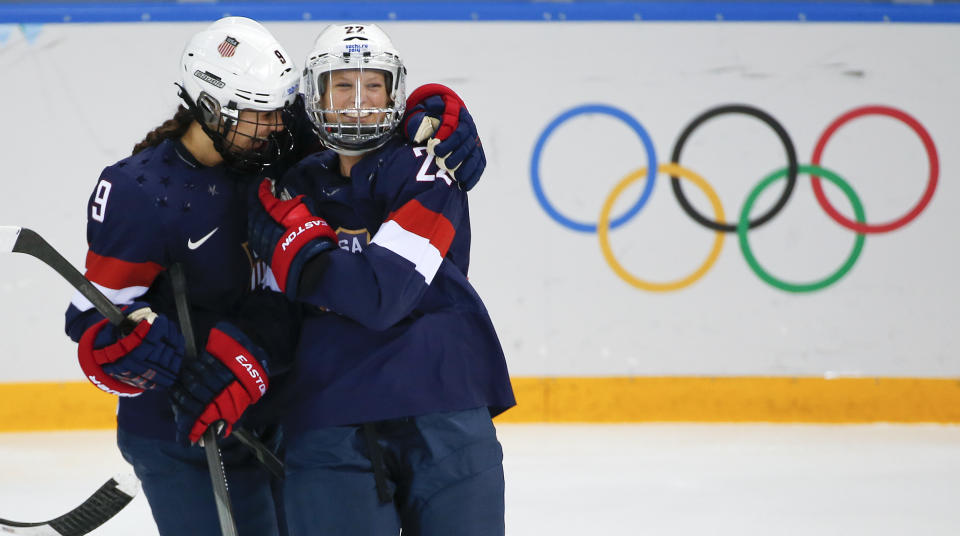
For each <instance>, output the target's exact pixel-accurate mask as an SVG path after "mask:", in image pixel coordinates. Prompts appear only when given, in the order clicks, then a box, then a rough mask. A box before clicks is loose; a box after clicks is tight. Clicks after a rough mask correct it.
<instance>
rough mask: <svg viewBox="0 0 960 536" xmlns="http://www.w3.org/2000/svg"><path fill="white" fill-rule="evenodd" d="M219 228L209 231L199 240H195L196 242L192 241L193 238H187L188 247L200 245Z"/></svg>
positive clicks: (192, 247) (193, 247)
mask: <svg viewBox="0 0 960 536" xmlns="http://www.w3.org/2000/svg"><path fill="white" fill-rule="evenodd" d="M219 230H220V228H219V227H217V228H216V229H214V230H212V231H210V232H209V233H208V234H207V236H205V237H203V238H201V239H200V240H197V241H196V242H194V241H193V240H190V239H189V238H188V239H187V247H188V248H190V249H197V248H198V247H200V246H202V245H203V243H204V242H206V241H207V240H210V237H211V236H213V233H215V232H217V231H219Z"/></svg>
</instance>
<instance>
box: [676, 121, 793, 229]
mask: <svg viewBox="0 0 960 536" xmlns="http://www.w3.org/2000/svg"><path fill="white" fill-rule="evenodd" d="M723 114H744V115H749V116H752V117H756V118H757V119H759V120H761V121H763V122H764V123H765V124H767V126H769V127H770V128H772V129H773V131H774V132H776V134H777V137H778V138H780V142H781V143H782V144H783V148H784V149H785V150H786V153H787V184H786V186H785V187H784V188H783V193H782V194H780V198H779V199H778V200H777V202H776V203H775V204H774V205H773V207H771V208H770V210H768V211H767V212H766V213H764V214H761V215H760V216H759V217H757V218H756V219H755V220H751V221H750V229H753V228H755V227H759V226H761V225H763V224H764V223H767V222H768V221H770V219H771V218H773V217H774V216H776V215H777V213H778V212H780V211H781V210H782V209H783V207H784V206H786V204H787V201H788V200H790V194H792V193H793V187H794V185H796V183H797V167H798V164H797V151H796V149H795V148H794V146H793V141H792V140H791V139H790V135H789V134H787V130H786V129H785V128H783V125H781V124H780V123H779V122H778V121H777V120H776V119H774V118H773V116H771V115H770V114H768V113H767V112H764V111H763V110H760V109H758V108H754V107H753V106H749V105H746V104H727V105H724V106H717V107H716V108H711V109H709V110H707V111H706V112H703V113H702V114H700V115H698V116H697V117H695V118H694V119H693V121H690V123H689V124H687V126H686V127H684V129H683V131H682V132H681V133H680V137H679V138H677V143H676V144H674V146H673V154H672V155H670V161H671V162H674V163H676V164H678V165H679V164H680V153H681V152H682V151H683V146H684V144H686V143H687V138H689V137H690V134H692V133H693V131H694V130H695V129H696V128H697V127H698V126H700V125H701V124H703V123H705V122H707V121H709V120H710V119H712V118H714V117H716V116H718V115H723ZM670 185H671V186H672V187H673V194H674V195H675V196H676V198H677V201H678V202H679V203H680V206H681V207H683V211H684V212H686V213H687V215H688V216H690V217H691V218H693V219H694V220H696V221H697V223H699V224H700V225H703V226H705V227H708V228H710V229H713V230H714V231H723V232H727V233H735V232H737V224H736V223H718V222H716V221H714V220H711V219H709V218H707V217H705V216H703V215H702V214H700V213H699V212H697V209H695V208H693V205H691V204H690V201H688V200H687V197H686V196H685V195H684V194H683V188H682V187H681V186H680V178H679V177H675V176H673V175H671V176H670Z"/></svg>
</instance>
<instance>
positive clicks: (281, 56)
mask: <svg viewBox="0 0 960 536" xmlns="http://www.w3.org/2000/svg"><path fill="white" fill-rule="evenodd" d="M273 53H274V54H276V55H277V58H279V59H280V63H287V60H286V58H284V57H283V54H281V53H280V51H279V50H274V51H273Z"/></svg>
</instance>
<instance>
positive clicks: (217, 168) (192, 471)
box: [66, 17, 300, 536]
mask: <svg viewBox="0 0 960 536" xmlns="http://www.w3.org/2000/svg"><path fill="white" fill-rule="evenodd" d="M180 73H181V76H182V80H181V81H180V84H179V85H180V96H181V97H182V98H183V100H184V103H185V105H184V106H181V107H180V109H179V111H178V112H177V113H176V115H175V116H174V117H173V119H171V120H169V121H167V122H165V123H164V124H163V125H162V126H161V127H159V128H157V129H156V130H154V131H153V132H151V133H150V134H148V135H147V137H146V139H145V140H144V141H143V142H141V143H140V144H138V145H137V146H136V147H135V149H134V154H133V155H132V156H130V157H128V158H125V159H123V160H121V161H119V162H117V163H116V164H114V165H112V166H109V167H107V168H106V169H104V170H103V172H102V174H101V175H100V179H99V181H98V182H97V185H96V187H95V189H94V192H93V195H92V196H91V197H90V200H89V205H88V213H87V214H88V223H87V241H88V244H89V251H88V253H87V260H86V275H87V277H88V278H89V279H90V280H91V281H93V282H94V283H95V284H96V285H97V286H98V287H99V288H100V290H102V291H103V292H104V293H105V294H106V295H107V296H108V297H109V298H110V299H111V300H112V301H113V302H114V303H117V304H118V305H122V306H125V312H127V313H128V314H129V316H130V317H131V318H133V319H134V320H136V321H137V322H138V324H137V327H136V329H135V330H133V332H132V333H129V334H126V333H118V332H117V330H116V329H115V328H114V327H113V326H111V325H109V324H107V323H106V321H105V320H103V317H102V316H101V315H100V314H99V313H98V312H97V311H96V310H95V309H93V308H92V306H91V304H90V303H89V302H87V301H86V300H85V299H83V298H82V296H80V295H79V294H78V295H77V297H75V298H74V300H73V301H72V303H71V305H70V307H69V309H68V310H67V313H66V331H67V333H68V334H69V335H70V337H71V338H73V339H74V340H76V341H79V343H80V344H79V347H78V353H79V358H80V362H81V366H82V368H83V370H84V373H85V374H86V375H87V376H88V377H89V378H90V379H91V381H93V382H94V383H95V384H96V385H97V386H98V387H100V388H101V389H104V390H107V391H108V392H112V393H114V394H118V395H120V397H121V398H120V403H119V409H118V412H117V424H118V431H117V442H118V445H119V447H120V451H121V452H122V454H123V456H124V458H125V459H126V460H127V461H129V462H130V463H131V464H132V465H133V467H134V470H135V472H136V474H137V476H138V477H139V479H140V481H141V484H142V487H143V490H144V493H145V495H146V497H147V500H148V501H149V503H150V508H151V510H152V512H153V517H154V520H155V521H156V523H157V527H158V528H159V531H160V534H162V535H178V536H179V535H183V534H219V533H220V525H219V521H218V517H217V510H216V507H215V504H214V497H213V494H212V491H211V485H210V474H209V472H208V469H207V463H206V459H205V457H204V452H203V450H202V449H199V448H197V447H195V446H189V442H196V441H197V439H199V437H200V435H201V434H202V433H203V431H204V430H205V429H206V428H207V426H208V425H209V424H211V423H213V422H214V421H217V420H223V421H225V422H226V423H227V425H228V430H226V431H229V426H230V425H232V424H233V423H235V422H236V421H237V419H238V418H239V417H240V415H241V414H243V413H244V410H245V409H246V407H247V406H249V405H250V404H252V403H254V402H256V401H257V400H258V399H259V398H261V396H263V393H264V392H265V390H266V387H267V386H268V385H269V386H270V388H271V391H279V390H277V389H276V387H277V386H276V385H275V384H277V383H278V382H279V380H280V376H279V373H282V372H283V370H282V362H283V359H282V358H283V357H284V354H290V350H291V349H290V348H285V346H289V343H288V342H287V341H288V340H289V337H296V335H297V330H296V326H297V325H296V323H294V322H288V323H286V324H278V323H277V322H275V319H276V318H283V317H286V316H290V315H291V314H292V312H291V311H290V310H288V309H287V306H286V305H285V304H284V303H283V302H282V301H278V300H277V299H276V294H275V293H270V292H268V291H254V288H252V286H251V281H255V279H254V278H253V277H252V274H253V270H252V268H253V266H252V262H251V260H250V255H249V253H248V251H247V250H246V247H245V246H246V245H245V242H246V201H245V199H246V191H247V189H248V187H249V186H248V185H249V184H251V183H255V182H256V181H255V179H256V178H257V177H258V176H259V175H258V174H259V173H260V171H261V170H262V169H264V168H266V167H269V166H273V165H276V164H277V163H278V162H279V161H280V160H281V159H282V158H283V157H284V156H285V155H287V154H288V153H289V152H290V151H291V150H292V148H293V144H292V140H293V138H292V135H291V132H290V131H289V130H288V129H287V126H286V124H285V119H284V117H285V116H289V110H290V109H291V106H292V105H293V103H294V99H295V97H296V93H297V89H298V87H299V79H300V74H299V72H298V70H297V68H296V67H295V66H294V62H293V60H292V58H290V55H289V54H288V53H287V52H286V50H284V48H283V47H282V46H281V45H280V44H279V43H278V42H277V40H276V39H275V38H274V37H273V36H272V35H271V34H270V32H268V31H267V30H266V29H265V28H264V27H263V26H261V25H260V24H258V23H257V22H255V21H252V20H250V19H246V18H242V17H228V18H224V19H221V20H219V21H217V22H215V23H213V24H212V25H210V26H209V27H207V28H206V29H204V30H203V31H201V32H199V33H197V34H196V35H194V36H193V38H192V39H191V40H190V41H189V43H188V44H187V46H186V48H185V49H184V52H183V55H182V58H181V63H180ZM247 96H249V97H247ZM254 96H255V97H254ZM175 263H180V264H181V265H182V266H183V268H184V272H185V273H186V278H187V281H188V286H189V293H188V294H189V299H190V302H191V305H192V311H193V315H192V316H193V320H194V322H195V324H196V325H195V327H194V329H195V333H196V334H197V336H198V338H199V339H200V340H199V344H198V348H200V349H201V350H202V352H201V354H202V355H201V356H199V359H196V360H185V359H184V339H183V336H182V335H181V330H180V328H179V326H178V324H177V316H176V313H175V307H174V305H173V304H174V298H173V295H172V291H171V285H170V280H169V277H168V276H167V274H168V271H167V269H168V268H169V267H171V266H172V265H173V264H175ZM237 356H243V361H244V363H243V364H244V365H245V366H244V367H238V366H237V365H236V364H237V360H236V359H235V358H236V357H237ZM268 360H269V361H270V365H269V366H267V365H266V363H267V361H268ZM267 368H269V369H270V374H269V375H268V373H267V370H266V369H267ZM254 372H255V373H256V375H257V376H258V377H259V381H258V378H255V377H254V376H253V375H252V374H253V373H254ZM272 394H273V393H271V396H272ZM171 399H172V400H173V403H174V405H175V407H176V410H177V416H176V418H175V416H174V411H173V409H172V408H171ZM250 417H253V416H252V415H251V416H250ZM264 421H265V419H260V420H258V419H251V420H249V421H248V423H247V424H248V425H249V427H250V428H251V431H253V432H254V433H258V434H260V436H261V439H262V440H263V441H264V442H266V443H267V444H269V445H271V446H276V445H277V443H278V441H279V439H280V438H279V436H278V435H277V431H276V429H277V426H276V425H271V424H269V423H266V424H265V423H264ZM178 436H179V438H180V441H177V440H176V439H177V437H178ZM221 448H222V453H223V458H224V465H225V466H226V471H227V477H228V479H229V482H230V494H231V498H232V501H233V504H234V512H235V514H236V517H237V520H236V521H237V525H238V528H239V531H240V534H245V535H251V536H254V535H256V536H262V535H276V534H280V532H281V529H280V526H279V521H278V520H280V519H281V518H282V512H281V508H282V507H281V506H279V504H277V503H276V501H275V499H274V494H273V493H272V491H271V478H270V475H269V473H267V472H266V471H265V470H263V469H262V468H261V467H260V466H259V464H258V462H257V461H256V460H255V459H254V457H253V456H252V455H251V454H250V453H249V452H248V451H247V450H246V449H245V448H244V447H242V446H241V445H239V444H237V443H236V442H235V439H234V438H232V437H228V438H227V439H225V440H224V441H222V442H221Z"/></svg>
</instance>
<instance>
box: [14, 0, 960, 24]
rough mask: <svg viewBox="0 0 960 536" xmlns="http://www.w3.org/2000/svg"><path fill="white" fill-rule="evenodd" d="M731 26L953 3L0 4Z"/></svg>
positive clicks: (148, 13)
mask: <svg viewBox="0 0 960 536" xmlns="http://www.w3.org/2000/svg"><path fill="white" fill-rule="evenodd" d="M225 15H243V16H247V17H251V18H254V19H257V20H262V21H303V20H317V21H333V20H337V21H342V20H367V21H448V22H456V21H488V22H493V21H497V22H503V21H523V22H534V21H542V22H563V21H577V22H614V21H621V22H623V21H709V22H717V21H733V22H867V23H884V22H901V23H958V22H960V3H955V2H949V3H927V4H919V3H894V2H848V1H832V2H814V1H810V2H784V1H775V0H774V1H749V2H730V1H669V0H652V1H605V0H580V1H577V0H573V1H556V2H554V1H530V0H523V1H505V0H501V1H496V0H493V1H485V2H484V1H470V2H451V1H442V0H421V1H401V2H390V1H370V0H367V1H359V2H349V1H341V0H335V1H327V2H318V1H300V2H291V1H286V2H283V1H281V2H268V1H262V2H261V1H251V2H236V1H234V2H215V1H211V2H189V3H179V2H174V1H170V2H16V3H9V2H3V3H0V24H45V23H69V22H82V23H109V22H149V21H153V22H183V21H212V20H216V19H218V18H220V17H223V16H225Z"/></svg>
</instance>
